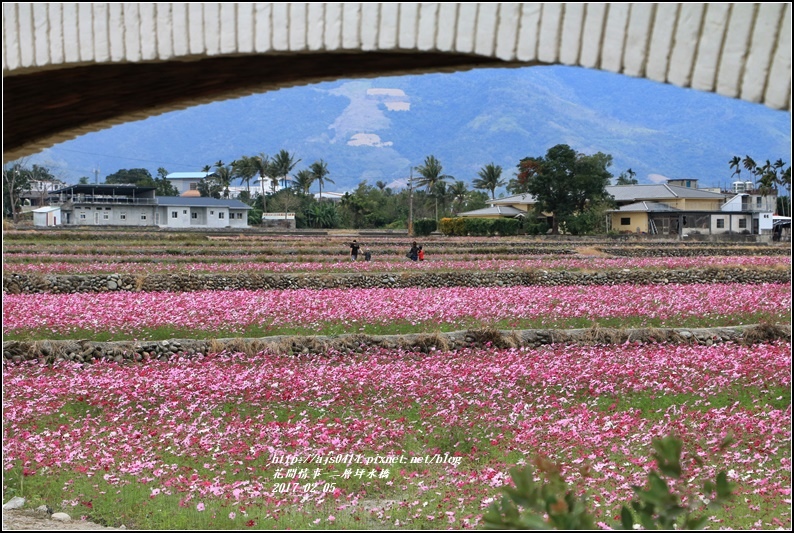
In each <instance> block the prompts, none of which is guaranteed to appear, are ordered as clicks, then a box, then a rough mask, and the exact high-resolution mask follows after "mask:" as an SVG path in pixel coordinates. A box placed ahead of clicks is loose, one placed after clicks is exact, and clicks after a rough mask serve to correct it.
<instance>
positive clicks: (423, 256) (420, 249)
mask: <svg viewBox="0 0 794 533" xmlns="http://www.w3.org/2000/svg"><path fill="white" fill-rule="evenodd" d="M417 257H418V258H419V260H420V261H424V260H425V250H424V249H423V248H422V247H421V246H420V247H419V253H418V254H417Z"/></svg>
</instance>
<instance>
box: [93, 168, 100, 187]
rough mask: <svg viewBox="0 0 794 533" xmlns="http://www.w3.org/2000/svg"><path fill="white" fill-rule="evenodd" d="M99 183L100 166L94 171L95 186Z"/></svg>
mask: <svg viewBox="0 0 794 533" xmlns="http://www.w3.org/2000/svg"><path fill="white" fill-rule="evenodd" d="M98 183H99V165H97V167H96V168H95V169H94V185H96V184H98Z"/></svg>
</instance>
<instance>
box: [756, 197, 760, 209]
mask: <svg viewBox="0 0 794 533" xmlns="http://www.w3.org/2000/svg"><path fill="white" fill-rule="evenodd" d="M755 206H756V207H758V208H760V207H761V197H760V196H757V197H756V199H755Z"/></svg>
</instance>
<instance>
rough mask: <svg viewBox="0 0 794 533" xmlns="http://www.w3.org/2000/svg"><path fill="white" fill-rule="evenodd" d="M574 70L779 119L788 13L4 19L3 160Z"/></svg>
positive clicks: (106, 6)
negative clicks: (317, 90) (342, 93)
mask: <svg viewBox="0 0 794 533" xmlns="http://www.w3.org/2000/svg"><path fill="white" fill-rule="evenodd" d="M554 64H562V65H571V66H580V67H585V68H592V69H600V70H605V71H610V72H616V73H621V74H625V75H628V76H635V77H643V78H647V79H650V80H654V81H658V82H663V83H670V84H673V85H676V86H679V87H689V88H694V89H698V90H702V91H709V92H714V93H718V94H721V95H724V96H727V97H732V98H740V99H743V100H746V101H749V102H756V103H759V104H763V105H766V106H768V107H771V108H773V109H781V110H789V111H790V110H791V4H790V3H756V4H746V3H686V4H683V3H475V2H472V3H407V2H406V3H353V2H342V3H330V2H312V3H298V2H290V3H192V2H191V3H7V2H4V3H3V126H4V127H3V160H4V162H5V161H10V160H14V159H16V158H19V157H22V156H25V155H30V154H32V153H35V152H37V151H40V150H41V149H43V148H46V147H47V146H51V145H53V144H55V143H58V142H62V141H65V140H68V139H71V138H73V137H76V136H78V135H82V134H84V133H88V132H91V131H96V130H99V129H102V128H105V127H108V126H110V125H113V124H118V123H123V122H127V121H132V120H138V119H143V118H146V117H148V116H151V115H155V114H158V113H163V112H166V111H171V110H175V109H181V108H186V107H189V106H192V105H197V104H201V103H208V102H212V101H217V100H223V99H226V98H232V97H238V96H243V95H247V94H253V93H257V92H265V91H267V90H272V89H276V88H281V87H288V86H295V85H301V84H308V83H314V82H318V81H325V80H332V79H339V78H354V77H374V76H384V75H397V74H416V73H422V72H446V71H459V70H466V69H471V68H477V67H498V66H504V67H517V66H532V65H554Z"/></svg>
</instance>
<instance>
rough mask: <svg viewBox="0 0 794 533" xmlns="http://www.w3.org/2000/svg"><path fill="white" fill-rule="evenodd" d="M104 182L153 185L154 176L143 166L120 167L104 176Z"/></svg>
mask: <svg viewBox="0 0 794 533" xmlns="http://www.w3.org/2000/svg"><path fill="white" fill-rule="evenodd" d="M105 183H109V184H119V185H136V186H138V187H154V186H155V184H154V178H153V177H152V175H151V174H150V173H149V171H148V170H146V169H145V168H131V169H121V170H118V171H116V172H114V173H113V174H110V175H109V176H108V177H106V178H105Z"/></svg>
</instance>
